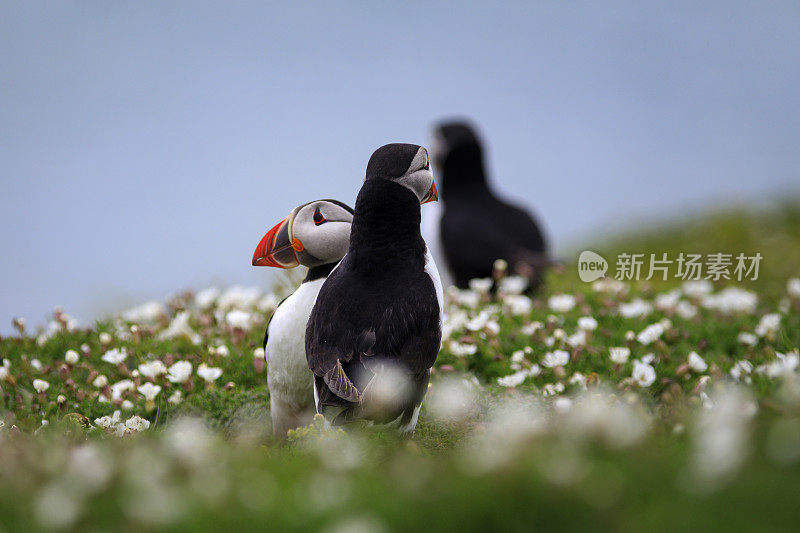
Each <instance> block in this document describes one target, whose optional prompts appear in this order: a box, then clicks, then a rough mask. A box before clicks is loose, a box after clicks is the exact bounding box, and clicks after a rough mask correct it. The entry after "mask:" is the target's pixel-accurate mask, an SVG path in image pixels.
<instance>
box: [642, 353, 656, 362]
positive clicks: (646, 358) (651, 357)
mask: <svg viewBox="0 0 800 533" xmlns="http://www.w3.org/2000/svg"><path fill="white" fill-rule="evenodd" d="M655 360H656V356H655V355H653V354H651V353H646V354H644V355H643V356H641V357H640V358H639V361H640V362H642V363H644V364H646V365H652V364H653V362H654V361H655Z"/></svg>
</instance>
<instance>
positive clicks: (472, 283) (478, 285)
mask: <svg viewBox="0 0 800 533" xmlns="http://www.w3.org/2000/svg"><path fill="white" fill-rule="evenodd" d="M493 283H494V281H492V278H475V279H471V280H469V288H470V290H472V291H475V292H476V293H478V294H486V293H488V292H489V289H491V288H492V284H493Z"/></svg>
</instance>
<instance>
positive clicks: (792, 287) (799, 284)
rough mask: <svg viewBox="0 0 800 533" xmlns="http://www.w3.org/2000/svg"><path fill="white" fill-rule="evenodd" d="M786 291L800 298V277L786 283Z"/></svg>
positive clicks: (791, 295) (793, 296) (792, 296)
mask: <svg viewBox="0 0 800 533" xmlns="http://www.w3.org/2000/svg"><path fill="white" fill-rule="evenodd" d="M786 292H787V293H789V296H790V297H791V298H800V278H792V279H790V280H789V281H788V282H787V283H786Z"/></svg>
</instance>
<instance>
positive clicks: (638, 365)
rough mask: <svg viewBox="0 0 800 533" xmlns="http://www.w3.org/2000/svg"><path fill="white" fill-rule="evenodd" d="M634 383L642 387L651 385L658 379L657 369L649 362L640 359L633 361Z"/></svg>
mask: <svg viewBox="0 0 800 533" xmlns="http://www.w3.org/2000/svg"><path fill="white" fill-rule="evenodd" d="M631 377H632V378H633V381H634V383H636V384H637V385H638V386H640V387H649V386H650V385H652V384H653V383H654V382H655V380H656V371H655V369H654V368H653V367H652V366H650V365H648V364H647V363H642V362H640V361H634V362H633V374H632V376H631Z"/></svg>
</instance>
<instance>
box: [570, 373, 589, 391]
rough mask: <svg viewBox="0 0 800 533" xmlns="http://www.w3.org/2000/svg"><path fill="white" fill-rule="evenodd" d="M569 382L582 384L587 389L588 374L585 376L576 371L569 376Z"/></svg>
mask: <svg viewBox="0 0 800 533" xmlns="http://www.w3.org/2000/svg"><path fill="white" fill-rule="evenodd" d="M569 384H570V385H580V386H581V387H583V389H584V390H585V389H586V376H584V375H583V374H581V373H580V372H575V373H574V374H572V376H571V377H570V378H569Z"/></svg>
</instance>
